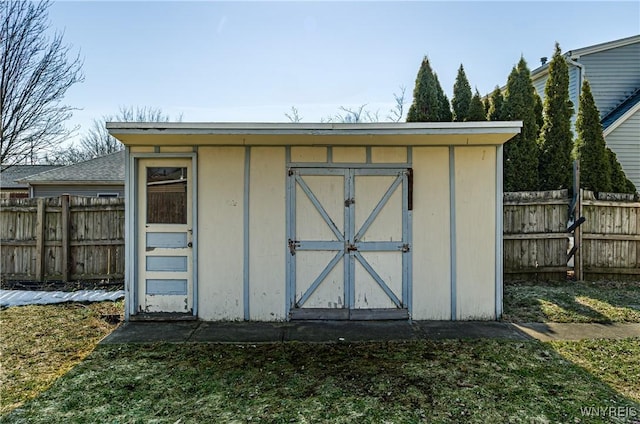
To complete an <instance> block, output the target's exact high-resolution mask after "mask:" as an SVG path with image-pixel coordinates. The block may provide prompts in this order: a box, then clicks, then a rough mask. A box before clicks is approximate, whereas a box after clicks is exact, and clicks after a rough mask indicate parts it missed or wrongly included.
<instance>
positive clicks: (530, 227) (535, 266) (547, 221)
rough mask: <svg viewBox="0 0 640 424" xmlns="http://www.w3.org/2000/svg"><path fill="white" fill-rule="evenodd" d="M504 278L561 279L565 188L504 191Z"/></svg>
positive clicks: (564, 267)
mask: <svg viewBox="0 0 640 424" xmlns="http://www.w3.org/2000/svg"><path fill="white" fill-rule="evenodd" d="M503 205H504V206H503V229H504V235H503V240H504V244H503V251H504V260H503V263H504V278H505V280H531V279H539V280H544V279H551V280H558V279H565V278H566V275H567V270H568V267H567V246H568V243H569V234H568V233H567V221H568V217H569V195H568V191H567V190H555V191H542V192H515V193H504V200H503Z"/></svg>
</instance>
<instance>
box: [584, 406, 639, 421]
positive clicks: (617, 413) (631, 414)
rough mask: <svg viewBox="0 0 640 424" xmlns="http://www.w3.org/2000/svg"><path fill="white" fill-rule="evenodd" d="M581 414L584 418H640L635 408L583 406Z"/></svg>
mask: <svg viewBox="0 0 640 424" xmlns="http://www.w3.org/2000/svg"><path fill="white" fill-rule="evenodd" d="M580 414H582V416H583V417H599V418H614V417H615V418H635V417H638V418H640V411H638V409H637V408H636V407H634V406H583V407H580ZM634 422H636V421H634ZM637 422H640V421H637Z"/></svg>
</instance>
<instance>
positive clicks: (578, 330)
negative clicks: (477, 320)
mask: <svg viewBox="0 0 640 424" xmlns="http://www.w3.org/2000/svg"><path fill="white" fill-rule="evenodd" d="M514 326H515V327H517V328H518V329H519V330H520V331H522V332H523V333H526V334H528V335H529V336H530V337H533V338H536V339H538V340H540V341H543V342H547V341H550V340H583V339H624V338H628V337H640V324H632V323H611V324H597V323H596V324H589V323H585V324H581V323H555V322H550V323H542V322H533V323H523V324H514Z"/></svg>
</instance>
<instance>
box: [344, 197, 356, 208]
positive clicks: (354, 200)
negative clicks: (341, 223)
mask: <svg viewBox="0 0 640 424" xmlns="http://www.w3.org/2000/svg"><path fill="white" fill-rule="evenodd" d="M354 203H356V199H354V198H353V197H352V198H351V199H347V200H345V201H344V207H345V208H348V207H349V205H353V204H354Z"/></svg>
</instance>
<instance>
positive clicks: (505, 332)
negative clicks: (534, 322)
mask: <svg viewBox="0 0 640 424" xmlns="http://www.w3.org/2000/svg"><path fill="white" fill-rule="evenodd" d="M416 324H417V325H418V327H419V328H420V330H421V331H422V332H423V335H422V337H423V338H426V339H436V340H437V339H512V340H529V339H531V337H530V336H529V335H528V334H527V333H526V332H523V331H521V330H520V329H518V328H517V327H515V326H514V325H513V324H511V323H507V322H495V321H416Z"/></svg>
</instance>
